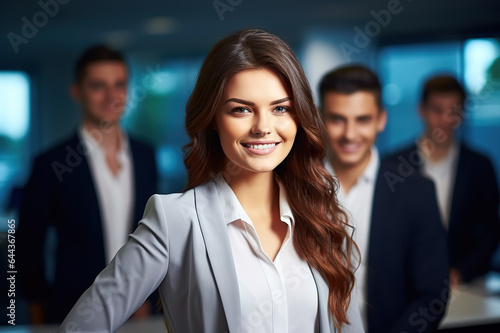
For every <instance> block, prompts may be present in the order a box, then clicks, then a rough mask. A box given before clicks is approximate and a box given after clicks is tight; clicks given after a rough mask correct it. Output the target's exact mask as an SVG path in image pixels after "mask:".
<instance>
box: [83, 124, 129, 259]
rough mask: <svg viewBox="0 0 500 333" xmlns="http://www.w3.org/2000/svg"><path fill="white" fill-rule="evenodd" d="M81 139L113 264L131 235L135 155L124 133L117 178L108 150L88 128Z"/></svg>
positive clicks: (108, 256) (109, 257) (84, 130)
mask: <svg viewBox="0 0 500 333" xmlns="http://www.w3.org/2000/svg"><path fill="white" fill-rule="evenodd" d="M80 137H81V139H82V142H83V144H84V146H85V149H86V157H87V161H88V163H89V168H90V174H91V175H92V178H93V181H94V186H95V190H96V194H97V199H98V200H97V201H98V202H99V209H100V215H101V220H102V223H103V230H102V231H103V238H104V249H105V254H106V263H109V262H110V261H111V259H113V257H114V256H115V254H116V252H118V250H119V249H120V248H121V247H122V246H123V245H124V244H125V243H126V242H127V238H128V234H129V233H130V232H131V226H132V214H133V208H134V178H133V165H132V154H131V152H130V149H129V144H128V138H127V136H126V135H125V133H123V132H122V131H120V149H119V151H118V154H117V159H118V162H119V163H120V166H121V167H120V170H119V171H118V173H117V174H116V175H114V174H113V173H112V172H111V170H110V168H109V167H108V164H107V162H106V154H105V151H104V149H102V147H101V146H100V145H99V142H98V140H96V139H94V137H93V136H92V135H91V133H89V132H88V131H87V130H86V129H84V128H82V129H81V130H80Z"/></svg>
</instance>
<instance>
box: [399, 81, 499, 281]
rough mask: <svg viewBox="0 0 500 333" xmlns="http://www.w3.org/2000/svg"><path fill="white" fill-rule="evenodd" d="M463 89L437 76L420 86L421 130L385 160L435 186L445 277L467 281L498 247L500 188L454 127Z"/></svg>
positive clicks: (460, 117) (487, 264) (486, 266)
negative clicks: (445, 250) (443, 232)
mask: <svg viewBox="0 0 500 333" xmlns="http://www.w3.org/2000/svg"><path fill="white" fill-rule="evenodd" d="M465 99H466V94H465V90H464V89H463V87H462V86H461V85H460V83H458V81H457V80H456V79H455V78H454V77H450V76H436V77H433V78H431V79H429V80H428V81H427V82H426V83H425V85H424V87H423V90H422V97H421V101H420V108H419V113H420V116H421V118H422V120H423V121H424V123H425V132H424V133H423V134H422V137H421V138H420V139H418V140H417V141H416V144H413V145H411V146H409V147H407V148H405V149H403V150H401V151H399V152H397V153H395V154H394V155H392V156H391V157H390V159H391V160H392V161H393V162H394V163H395V164H396V165H399V166H400V167H401V168H406V169H407V170H408V172H413V171H415V172H419V173H422V174H423V175H425V176H426V177H428V178H430V179H432V180H433V181H434V183H435V184H436V190H437V199H438V204H439V211H440V214H441V219H442V221H443V224H444V226H445V228H446V229H447V230H448V245H449V253H450V266H451V269H450V281H451V282H452V284H458V283H462V282H469V281H471V280H472V279H474V278H476V277H478V276H481V275H483V274H485V273H486V272H487V271H488V270H489V268H490V261H491V257H492V254H493V252H494V251H495V249H496V248H497V246H498V243H499V237H500V223H499V218H498V209H499V192H498V183H497V179H496V177H495V172H494V169H493V166H492V163H491V161H490V159H489V158H488V157H486V156H484V155H482V154H479V153H477V152H475V151H474V150H472V149H470V148H469V147H467V146H466V145H465V144H464V143H463V142H459V141H458V140H457V138H456V135H455V131H456V130H457V129H458V128H459V127H460V126H461V124H462V122H463V120H464V102H465Z"/></svg>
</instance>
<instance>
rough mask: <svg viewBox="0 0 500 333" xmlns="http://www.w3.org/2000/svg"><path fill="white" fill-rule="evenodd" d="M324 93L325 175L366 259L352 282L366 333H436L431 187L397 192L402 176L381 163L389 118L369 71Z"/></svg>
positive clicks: (443, 291) (444, 260)
mask: <svg viewBox="0 0 500 333" xmlns="http://www.w3.org/2000/svg"><path fill="white" fill-rule="evenodd" d="M319 90H320V98H321V99H320V103H321V105H320V108H321V110H322V112H323V115H324V119H325V125H326V128H327V131H328V135H329V141H330V142H329V146H330V154H329V158H328V161H327V162H326V167H327V169H329V170H330V172H331V173H332V174H333V175H335V176H336V177H337V179H338V180H339V183H340V188H339V191H338V196H339V200H340V202H341V203H342V205H343V206H344V207H345V208H346V210H347V212H348V216H349V221H350V223H351V224H353V225H354V227H355V232H354V240H355V241H356V243H357V245H358V247H359V250H360V254H361V258H362V261H361V264H360V266H359V268H358V270H357V271H356V273H355V274H356V285H357V290H358V296H359V298H360V302H359V303H360V307H361V309H360V310H361V314H362V318H363V320H364V325H365V330H366V331H367V332H369V333H378V332H394V333H396V332H397V333H400V332H408V333H409V332H433V331H435V330H436V329H437V326H438V324H439V322H440V320H441V319H442V317H443V315H444V311H445V308H446V304H447V302H448V293H449V286H448V284H447V283H448V281H447V277H448V257H447V248H446V234H445V231H444V229H443V226H442V225H441V221H440V218H439V211H438V207H437V204H436V197H435V190H434V186H433V184H432V182H431V181H429V180H427V179H425V178H423V177H420V176H418V175H415V176H411V177H408V178H407V179H406V181H405V182H404V183H403V184H398V185H399V186H398V187H397V188H394V178H395V177H396V178H397V177H398V170H397V169H394V168H393V167H392V166H391V165H390V164H389V163H386V162H385V161H381V160H380V158H379V154H378V150H377V148H376V147H375V145H374V144H375V140H376V137H377V134H378V133H379V132H381V131H383V130H384V127H385V123H386V119H387V115H386V112H385V110H384V109H383V107H382V102H381V85H380V83H379V80H378V78H377V76H376V75H375V74H374V73H373V72H372V71H371V70H369V69H368V68H366V67H364V66H348V67H342V68H339V69H337V70H334V71H332V72H330V73H328V74H326V75H325V76H324V77H323V79H322V80H321V83H320V88H319Z"/></svg>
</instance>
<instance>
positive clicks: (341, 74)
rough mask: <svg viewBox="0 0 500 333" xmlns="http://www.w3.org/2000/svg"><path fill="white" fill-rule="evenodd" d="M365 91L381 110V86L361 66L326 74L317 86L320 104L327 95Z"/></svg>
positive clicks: (352, 66)
mask: <svg viewBox="0 0 500 333" xmlns="http://www.w3.org/2000/svg"><path fill="white" fill-rule="evenodd" d="M359 91H365V92H369V93H372V94H373V95H374V96H375V101H376V102H377V106H378V108H379V109H382V86H381V85H380V81H379V79H378V77H377V74H375V73H374V72H373V71H372V70H371V69H369V68H368V67H365V66H363V65H350V66H344V67H340V68H337V69H335V70H333V71H331V72H329V73H327V74H326V75H325V76H323V78H322V79H321V82H320V84H319V94H320V99H321V100H320V104H323V98H324V97H325V95H326V94H327V93H332V92H333V93H341V94H353V93H355V92H359Z"/></svg>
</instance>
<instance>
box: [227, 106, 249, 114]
mask: <svg viewBox="0 0 500 333" xmlns="http://www.w3.org/2000/svg"><path fill="white" fill-rule="evenodd" d="M231 112H234V113H239V114H241V113H247V112H250V110H249V109H247V108H242V107H237V108H234V109H232V110H231Z"/></svg>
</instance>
